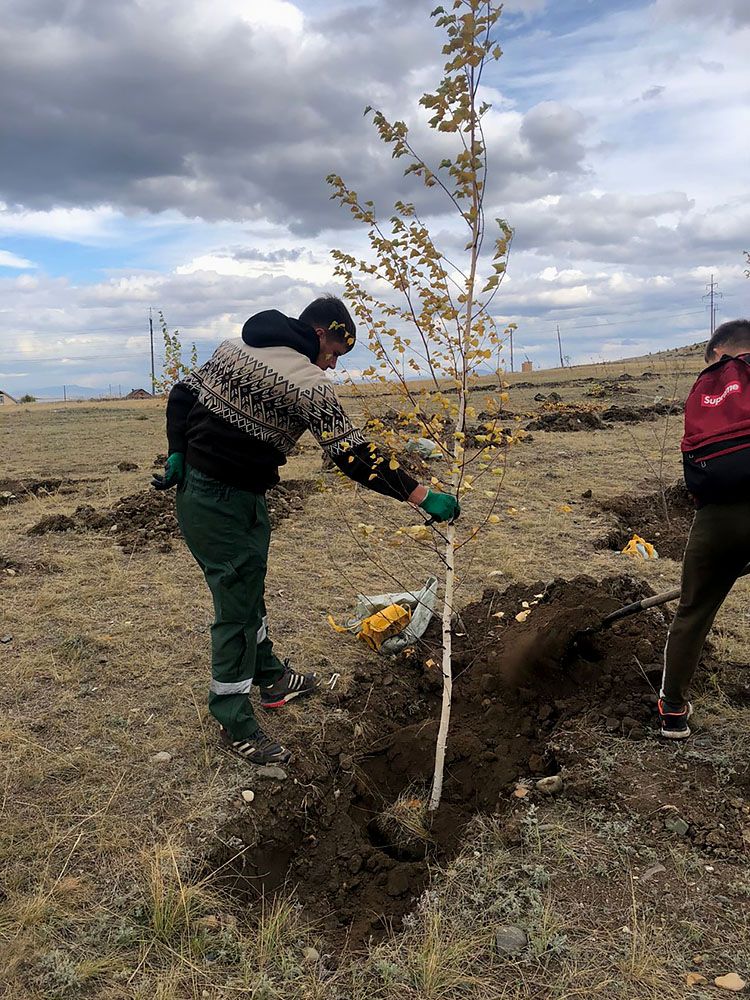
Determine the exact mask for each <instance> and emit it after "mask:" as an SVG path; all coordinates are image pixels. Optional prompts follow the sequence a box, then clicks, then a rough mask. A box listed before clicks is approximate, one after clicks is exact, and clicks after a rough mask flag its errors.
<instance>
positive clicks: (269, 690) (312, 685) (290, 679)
mask: <svg viewBox="0 0 750 1000" xmlns="http://www.w3.org/2000/svg"><path fill="white" fill-rule="evenodd" d="M319 687H320V680H319V678H318V675H317V674H315V673H313V674H299V673H297V671H296V670H292V668H291V667H290V666H289V661H288V660H285V661H284V673H283V674H282V675H281V677H279V679H278V680H277V681H274V683H273V684H271V685H270V686H269V687H262V688H261V689H260V703H261V706H262V707H263V708H283V706H284V705H287V704H288V703H289V702H290V701H292V699H294V698H299V697H301V696H302V695H304V694H312V693H313V691H317V690H318V688H319Z"/></svg>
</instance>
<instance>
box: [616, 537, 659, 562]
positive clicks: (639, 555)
mask: <svg viewBox="0 0 750 1000" xmlns="http://www.w3.org/2000/svg"><path fill="white" fill-rule="evenodd" d="M622 551H623V553H624V554H625V555H626V556H634V557H635V558H636V559H658V558H659V553H658V552H657V551H656V549H655V548H654V547H653V545H652V544H651V543H650V542H647V541H646V539H645V538H641V536H640V535H633V537H632V538H631V539H630V541H629V542H628V544H627V545H626V546H625V548H624V549H623V550H622Z"/></svg>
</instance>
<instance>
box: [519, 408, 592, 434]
mask: <svg viewBox="0 0 750 1000" xmlns="http://www.w3.org/2000/svg"><path fill="white" fill-rule="evenodd" d="M547 406H549V404H548V403H545V404H544V407H543V412H542V413H540V414H539V416H538V417H537V418H536V419H535V420H532V421H531V422H530V423H528V424H526V430H527V431H564V432H571V431H603V430H607V428H608V425H607V424H605V423H604V421H603V420H602V418H601V415H600V414H599V413H598V412H597V411H596V410H593V409H591V408H587V407H584V406H575V405H573V404H562V405H556V404H555V405H554V408H551V409H549V410H546V409H545V408H546V407H547Z"/></svg>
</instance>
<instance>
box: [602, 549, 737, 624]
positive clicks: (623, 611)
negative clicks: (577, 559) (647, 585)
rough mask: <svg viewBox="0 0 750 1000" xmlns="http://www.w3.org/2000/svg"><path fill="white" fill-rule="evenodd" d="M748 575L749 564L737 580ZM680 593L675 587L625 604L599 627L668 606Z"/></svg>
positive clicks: (608, 616)
mask: <svg viewBox="0 0 750 1000" xmlns="http://www.w3.org/2000/svg"><path fill="white" fill-rule="evenodd" d="M749 574H750V563H748V565H747V566H745V568H744V569H743V570H742V572H741V573H739V574H738V575H737V579H738V580H739V578H740V577H741V576H748V575H749ZM681 593H682V588H681V587H675V588H674V590H667V591H665V592H664V593H662V594H654V595H653V597H644V598H643V600H641V601H634V602H633V604H626V605H625V607H624V608H618V609H617V611H613V612H612V613H611V614H609V615H606V616H605V617H604V618H602V622H601V625H600V626H599V627H600V628H609V626H610V625H613V624H614V623H615V622H619V621H620V619H621V618H629V617H630V616H631V615H637V614H638V612H639V611H646V610H647V609H648V608H658V607H659V605H660V604H668V603H669V602H670V601H676V600H677V598H678V597H679V596H680V594H681Z"/></svg>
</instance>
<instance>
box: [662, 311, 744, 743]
mask: <svg viewBox="0 0 750 1000" xmlns="http://www.w3.org/2000/svg"><path fill="white" fill-rule="evenodd" d="M705 359H706V361H707V362H709V367H708V368H705V369H704V370H703V371H702V372H701V374H700V376H699V377H698V380H697V381H696V383H695V385H694V386H693V388H692V389H691V390H690V395H689V396H688V399H687V402H686V404H685V436H684V437H683V439H682V456H683V465H684V470H685V483H686V484H687V488H688V490H689V491H690V493H691V494H692V495H693V496H694V498H695V500H696V503H697V505H698V510H697V512H696V514H695V519H694V521H693V525H692V528H691V529H690V536H689V538H688V543H687V548H686V549H685V556H684V559H683V564H682V593H681V595H680V603H679V606H678V608H677V612H676V614H675V617H674V621H673V622H672V625H671V627H670V629H669V635H668V637H667V644H666V647H665V649H664V674H663V677H662V686H661V698H660V700H659V715H660V718H661V734H662V736H665V737H667V738H669V739H674V740H682V739H686V738H687V737H688V736H690V727H689V726H688V719H689V718H690V716H691V714H692V711H693V708H692V705H691V704H690V702H689V701H688V690H689V686H690V682H691V680H692V678H693V674H694V673H695V668H696V667H697V665H698V659H699V657H700V654H701V650H702V648H703V642H704V640H705V638H706V636H707V634H708V630H709V629H710V628H711V625H712V623H713V620H714V618H715V617H716V613H717V612H718V610H719V608H720V607H721V605H722V604H723V602H724V600H725V598H726V596H727V594H728V593H729V591H730V590H731V589H732V587H733V586H734V583H735V581H736V580H737V578H738V577H739V576H740V575H742V571H743V570H744V568H745V567H746V565H747V564H748V562H750V320H744V319H738V320H732V321H731V322H728V323H723V324H722V325H721V326H720V327H719V328H718V330H717V331H716V332H715V333H714V335H713V336H712V337H711V339H710V340H709V342H708V344H707V346H706V353H705Z"/></svg>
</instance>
